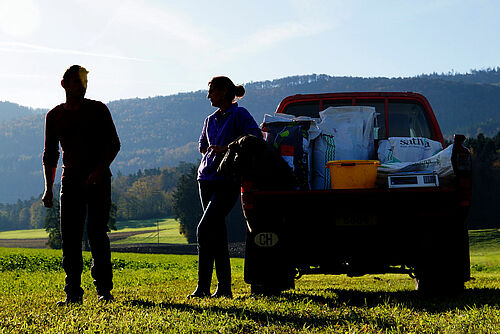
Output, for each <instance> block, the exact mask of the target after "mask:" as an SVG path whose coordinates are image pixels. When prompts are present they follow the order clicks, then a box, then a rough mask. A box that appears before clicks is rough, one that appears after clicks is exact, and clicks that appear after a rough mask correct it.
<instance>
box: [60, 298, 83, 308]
mask: <svg viewBox="0 0 500 334" xmlns="http://www.w3.org/2000/svg"><path fill="white" fill-rule="evenodd" d="M82 303H83V297H70V296H66V299H65V300H61V301H58V302H57V303H56V305H57V306H67V305H78V304H82Z"/></svg>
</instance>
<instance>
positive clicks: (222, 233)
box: [197, 180, 240, 293]
mask: <svg viewBox="0 0 500 334" xmlns="http://www.w3.org/2000/svg"><path fill="white" fill-rule="evenodd" d="M199 190H200V198H201V203H202V207H203V216H202V218H201V220H200V222H199V224H198V228H197V238H198V287H197V291H198V292H200V293H209V292H210V283H211V280H212V271H213V266H214V263H215V270H216V274H217V281H218V287H217V290H218V291H219V292H220V291H223V292H224V291H226V292H230V291H231V263H230V261H229V249H228V241H227V230H226V216H227V215H228V213H229V212H230V211H231V209H232V208H233V207H234V204H235V203H236V201H237V199H238V196H239V193H240V188H239V185H238V184H236V183H234V182H230V181H203V180H200V181H199Z"/></svg>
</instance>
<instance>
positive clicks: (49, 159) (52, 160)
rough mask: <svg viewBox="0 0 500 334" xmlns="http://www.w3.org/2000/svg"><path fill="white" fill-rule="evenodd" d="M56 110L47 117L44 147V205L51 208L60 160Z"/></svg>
mask: <svg viewBox="0 0 500 334" xmlns="http://www.w3.org/2000/svg"><path fill="white" fill-rule="evenodd" d="M53 112H54V111H49V112H48V113H47V115H46V117H45V143H44V148H43V156H42V162H43V177H44V178H45V191H44V193H43V196H42V202H43V205H44V206H45V207H47V208H51V207H52V205H53V204H54V203H53V199H54V193H53V191H52V188H53V186H54V179H55V177H56V170H57V161H58V160H59V140H58V139H57V137H56V135H55V131H54V127H53V123H54V121H53V117H51V115H53Z"/></svg>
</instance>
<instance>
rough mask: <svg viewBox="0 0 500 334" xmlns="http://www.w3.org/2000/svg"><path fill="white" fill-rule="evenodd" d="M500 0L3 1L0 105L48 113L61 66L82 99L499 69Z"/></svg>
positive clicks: (58, 95) (57, 98) (56, 98)
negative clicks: (220, 84)
mask: <svg viewBox="0 0 500 334" xmlns="http://www.w3.org/2000/svg"><path fill="white" fill-rule="evenodd" d="M498 13H500V1H496V0H475V1H469V0H462V1H459V0H436V1H430V0H419V1H405V0H398V1H396V0H379V1H368V0H366V1H361V0H351V1H347V0H345V1H337V0H325V1H314V0H311V1H307V0H304V1H292V0H289V1H285V0H267V1H261V0H254V1H239V0H232V1H222V0H213V1H187V0H184V1H167V0H163V1H154V0H144V1H128V0H100V1H94V0H39V1H36V0H1V2H0V60H1V61H0V101H10V102H15V103H19V104H21V105H26V106H31V107H43V108H51V107H53V106H55V105H56V104H58V103H60V102H62V101H63V100H64V91H63V90H62V88H61V87H60V85H59V82H60V78H61V76H62V73H63V72H64V70H65V69H66V68H67V67H68V66H69V65H72V64H81V65H83V66H85V67H87V69H88V70H90V74H89V88H88V91H87V96H88V97H89V98H93V99H98V100H102V101H104V102H108V101H110V100H116V99H124V98H134V97H148V96H157V95H170V94H175V93H178V92H186V91H195V90H199V89H206V85H207V82H208V80H209V79H210V78H211V77H212V76H214V75H227V76H229V77H231V78H232V79H233V81H235V83H247V82H251V81H262V80H271V79H276V78H280V77H284V76H290V75H297V74H311V73H316V74H320V73H321V74H328V75H335V76H361V77H375V76H384V77H406V76H414V75H418V74H422V73H432V72H438V73H441V72H445V73H446V72H449V71H455V72H461V73H465V72H468V71H470V70H471V69H484V68H487V67H497V66H500V43H499V38H498V35H499V32H500V20H499V19H498Z"/></svg>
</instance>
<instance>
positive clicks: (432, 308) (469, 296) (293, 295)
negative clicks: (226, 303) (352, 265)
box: [283, 288, 500, 313]
mask: <svg viewBox="0 0 500 334" xmlns="http://www.w3.org/2000/svg"><path fill="white" fill-rule="evenodd" d="M325 292H327V294H329V295H331V297H324V296H318V295H317V292H316V291H312V290H311V292H310V293H309V292H308V291H305V292H293V291H291V292H285V293H284V294H283V296H284V297H285V298H286V299H288V300H290V301H299V302H300V301H304V302H314V303H318V304H323V305H328V306H329V307H339V306H358V307H375V306H378V305H402V306H404V307H409V308H412V309H415V310H422V311H426V312H430V313H441V312H446V311H449V310H455V309H463V310H465V309H470V307H473V306H475V307H481V306H484V305H490V306H500V289H491V288H475V289H466V290H465V291H464V293H462V294H460V295H457V296H446V295H442V296H425V295H422V294H421V293H419V292H418V291H395V292H386V291H385V292H384V291H378V292H369V291H359V290H343V289H326V290H325Z"/></svg>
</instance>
